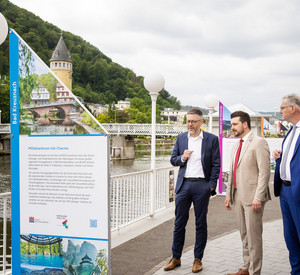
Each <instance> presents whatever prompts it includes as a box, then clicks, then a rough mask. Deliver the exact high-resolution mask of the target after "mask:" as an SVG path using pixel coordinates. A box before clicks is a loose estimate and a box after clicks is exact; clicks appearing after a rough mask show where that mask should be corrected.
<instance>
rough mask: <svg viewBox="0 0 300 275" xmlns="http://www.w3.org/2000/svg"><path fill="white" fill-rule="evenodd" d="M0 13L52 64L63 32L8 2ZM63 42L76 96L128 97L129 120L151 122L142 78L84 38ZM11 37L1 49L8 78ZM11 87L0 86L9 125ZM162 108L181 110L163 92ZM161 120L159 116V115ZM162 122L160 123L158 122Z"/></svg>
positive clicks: (0, 69) (1, 0)
mask: <svg viewBox="0 0 300 275" xmlns="http://www.w3.org/2000/svg"><path fill="white" fill-rule="evenodd" d="M0 12H1V13H2V14H3V15H4V16H5V18H6V20H7V22H8V25H9V27H10V28H12V29H14V30H15V31H16V32H17V33H18V34H19V35H20V36H21V37H22V39H24V40H25V42H26V43H28V45H29V46H30V47H31V48H32V49H33V50H34V51H35V52H36V53H37V55H39V57H40V58H41V59H42V60H43V61H44V62H45V63H46V64H47V65H49V60H50V58H51V55H52V53H53V51H54V49H55V47H56V44H57V42H58V40H59V37H60V35H61V30H60V29H59V28H58V27H57V26H54V25H53V24H51V23H48V22H45V21H43V20H42V19H41V18H40V17H38V16H36V15H34V14H33V13H31V12H29V11H27V10H25V9H22V8H20V7H18V6H16V5H14V4H12V3H11V2H9V1H8V0H0ZM63 37H64V41H65V43H66V46H67V48H68V50H69V51H70V53H71V58H72V61H73V93H74V94H75V95H77V96H80V97H82V98H83V99H84V100H85V101H86V102H91V103H100V104H112V103H113V102H117V101H118V100H124V99H125V98H129V99H130V101H131V102H132V106H131V108H130V109H131V110H130V112H129V116H130V117H129V120H130V121H131V122H132V121H136V122H137V121H139V122H150V121H151V98H150V96H149V94H148V92H147V91H146V89H145V88H144V86H143V79H144V78H143V76H137V75H136V74H135V73H134V72H133V71H132V70H130V69H128V68H124V67H122V66H121V65H119V64H117V63H115V62H113V61H112V60H111V58H109V57H108V56H106V55H105V54H103V53H102V52H101V51H100V50H99V49H98V48H96V47H95V46H93V45H91V44H90V43H88V42H87V41H85V40H83V39H82V38H81V37H79V36H77V35H74V34H72V33H70V32H67V31H63ZM8 56H9V43H8V38H7V39H6V41H5V42H4V43H3V44H2V45H1V46H0V76H8V75H9V59H8ZM7 92H8V85H6V86H3V85H2V86H1V87H0V98H1V101H0V109H1V110H2V114H3V122H8V121H7V119H8V118H9V115H8V114H7V111H9V110H7V106H8V104H9V103H6V102H3V100H2V99H4V98H7V96H6V95H5V94H6V93H7ZM163 108H174V109H180V108H181V105H180V102H179V101H178V99H177V98H176V97H174V96H171V95H170V93H169V92H168V91H166V90H162V91H161V92H160V95H159V97H158V99H157V112H158V113H159V111H160V110H162V109H163ZM158 119H159V116H158ZM158 121H159V120H158Z"/></svg>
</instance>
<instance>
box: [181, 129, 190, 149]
mask: <svg viewBox="0 0 300 275" xmlns="http://www.w3.org/2000/svg"><path fill="white" fill-rule="evenodd" d="M182 146H183V151H184V150H186V149H188V148H189V139H188V132H186V135H185V137H184V139H183V141H182Z"/></svg>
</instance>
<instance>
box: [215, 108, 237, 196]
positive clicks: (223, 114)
mask: <svg viewBox="0 0 300 275" xmlns="http://www.w3.org/2000/svg"><path fill="white" fill-rule="evenodd" d="M230 115H231V112H230V111H229V110H228V109H227V108H226V107H225V106H224V105H223V104H222V102H219V145H220V153H221V168H220V175H219V190H218V191H219V194H225V193H226V190H227V183H228V175H229V169H230V167H229V165H230V155H231V149H232V146H233V144H234V142H235V139H231V138H232V137H233V135H232V132H231V118H230Z"/></svg>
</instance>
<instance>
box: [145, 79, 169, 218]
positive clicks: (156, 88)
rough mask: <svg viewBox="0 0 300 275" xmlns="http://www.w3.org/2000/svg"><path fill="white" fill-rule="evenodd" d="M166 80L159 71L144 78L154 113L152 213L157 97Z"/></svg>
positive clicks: (152, 123) (152, 182) (152, 204)
mask: <svg viewBox="0 0 300 275" xmlns="http://www.w3.org/2000/svg"><path fill="white" fill-rule="evenodd" d="M164 85H165V80H164V77H163V76H162V75H161V74H159V73H154V74H151V75H149V76H147V77H145V79H144V86H145V88H146V90H147V91H148V92H149V94H150V97H151V101H152V115H151V170H152V178H151V195H150V196H151V198H150V200H151V201H150V203H151V209H150V215H153V213H154V191H155V182H156V175H155V147H156V146H155V144H156V129H155V126H156V99H157V96H158V94H159V92H160V91H161V90H162V89H163V88H164Z"/></svg>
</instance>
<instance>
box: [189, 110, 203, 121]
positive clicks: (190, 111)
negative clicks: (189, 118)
mask: <svg viewBox="0 0 300 275" xmlns="http://www.w3.org/2000/svg"><path fill="white" fill-rule="evenodd" d="M187 115H198V116H199V117H200V118H201V119H202V117H203V113H202V111H201V110H200V109H197V108H193V109H191V110H189V111H188V112H187Z"/></svg>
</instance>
